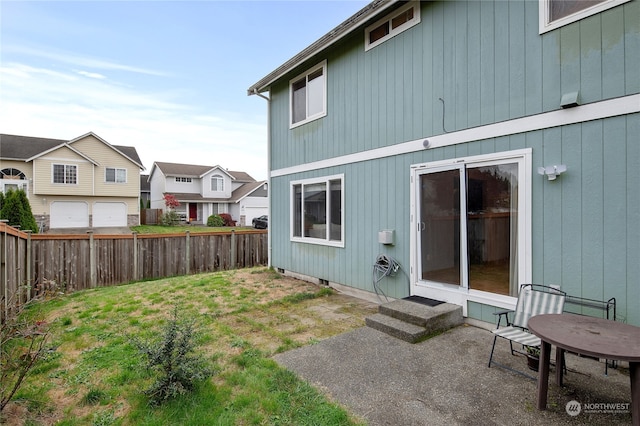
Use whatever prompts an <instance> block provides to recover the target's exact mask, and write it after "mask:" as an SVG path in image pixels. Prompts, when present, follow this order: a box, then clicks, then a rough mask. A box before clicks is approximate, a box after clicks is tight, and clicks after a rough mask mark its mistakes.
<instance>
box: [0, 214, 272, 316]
mask: <svg viewBox="0 0 640 426" xmlns="http://www.w3.org/2000/svg"><path fill="white" fill-rule="evenodd" d="M267 257H268V251H267V233H266V231H257V230H246V231H237V232H236V231H229V232H211V233H197V234H191V233H189V232H186V233H182V234H141V235H139V234H137V233H132V234H128V235H96V234H93V233H92V232H88V233H87V234H84V235H39V234H33V235H32V234H30V233H26V232H21V231H19V230H17V229H15V228H12V227H10V226H8V225H6V224H5V223H0V287H1V288H0V301H1V302H2V304H1V306H0V320H1V321H4V320H5V318H6V317H7V316H8V315H11V314H12V312H14V311H15V309H17V308H18V307H19V306H21V305H22V304H24V303H26V302H27V301H29V300H30V299H32V298H34V297H38V296H40V295H42V294H43V293H44V292H47V291H54V290H55V291H63V292H65V293H70V292H73V291H77V290H83V289H88V288H95V287H101V286H112V285H118V284H124V283H128V282H131V281H140V280H148V279H158V278H164V277H171V276H176V275H188V274H196V273H201V272H213V271H219V270H226V269H235V268H245V267H251V266H259V265H266V264H267V261H268V258H267Z"/></svg>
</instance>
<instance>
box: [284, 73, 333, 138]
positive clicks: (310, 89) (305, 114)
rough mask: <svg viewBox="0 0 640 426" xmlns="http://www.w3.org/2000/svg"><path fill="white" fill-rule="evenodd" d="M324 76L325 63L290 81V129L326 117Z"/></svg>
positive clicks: (325, 82) (325, 81)
mask: <svg viewBox="0 0 640 426" xmlns="http://www.w3.org/2000/svg"><path fill="white" fill-rule="evenodd" d="M326 75H327V63H326V61H325V62H322V63H321V64H318V65H316V66H315V67H313V68H311V69H310V70H309V71H307V72H306V73H305V74H303V75H300V76H298V77H296V78H294V79H293V80H291V81H290V83H289V84H290V93H291V121H290V124H291V127H292V128H293V127H296V126H299V125H301V124H304V123H308V122H309V121H312V120H315V119H318V118H321V117H324V116H325V115H327V78H326Z"/></svg>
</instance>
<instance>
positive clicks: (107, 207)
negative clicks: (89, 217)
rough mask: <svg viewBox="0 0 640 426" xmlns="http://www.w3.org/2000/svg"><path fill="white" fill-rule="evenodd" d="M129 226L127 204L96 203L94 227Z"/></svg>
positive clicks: (94, 207) (94, 206)
mask: <svg viewBox="0 0 640 426" xmlns="http://www.w3.org/2000/svg"><path fill="white" fill-rule="evenodd" d="M110 226H127V205H126V204H125V203H94V204H93V227H94V228H105V227H110Z"/></svg>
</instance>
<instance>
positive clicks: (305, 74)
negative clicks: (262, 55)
mask: <svg viewBox="0 0 640 426" xmlns="http://www.w3.org/2000/svg"><path fill="white" fill-rule="evenodd" d="M319 69H322V80H323V85H322V86H323V87H322V111H320V112H319V113H317V114H314V115H309V92H308V91H307V95H306V97H305V118H304V120H300V121H296V122H295V123H294V122H293V83H296V82H298V81H300V80H301V79H303V78H304V79H305V87H308V85H309V81H308V79H307V78H308V76H309V74H312V73H314V72H316V71H318V70H319ZM327 84H328V81H327V60H326V59H325V60H324V61H322V62H320V63H319V64H317V65H315V66H314V67H312V68H309V69H308V70H307V71H305V72H303V73H302V74H300V75H298V76H296V77H295V78H292V79H291V80H289V129H294V128H296V127H298V126H302V125H303V124H307V123H309V122H311V121H314V120H317V119H319V118H322V117H326V115H327Z"/></svg>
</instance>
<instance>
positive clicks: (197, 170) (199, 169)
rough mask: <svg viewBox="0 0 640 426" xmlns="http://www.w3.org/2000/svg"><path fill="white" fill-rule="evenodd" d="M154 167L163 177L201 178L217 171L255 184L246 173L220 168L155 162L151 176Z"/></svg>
mask: <svg viewBox="0 0 640 426" xmlns="http://www.w3.org/2000/svg"><path fill="white" fill-rule="evenodd" d="M155 167H157V168H158V169H159V170H160V171H161V172H162V174H164V175H165V176H182V177H193V178H202V176H204V175H206V174H207V173H209V172H211V171H213V170H215V169H219V170H220V171H222V172H224V173H226V174H227V175H229V177H230V178H231V179H233V180H235V181H237V182H255V181H256V180H255V179H254V178H252V177H251V176H250V175H249V174H248V173H245V172H231V171H229V170H225V169H224V168H223V167H220V166H199V165H196V164H180V163H165V162H160V161H156V162H154V163H153V167H152V168H151V174H153V169H154V168H155Z"/></svg>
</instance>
